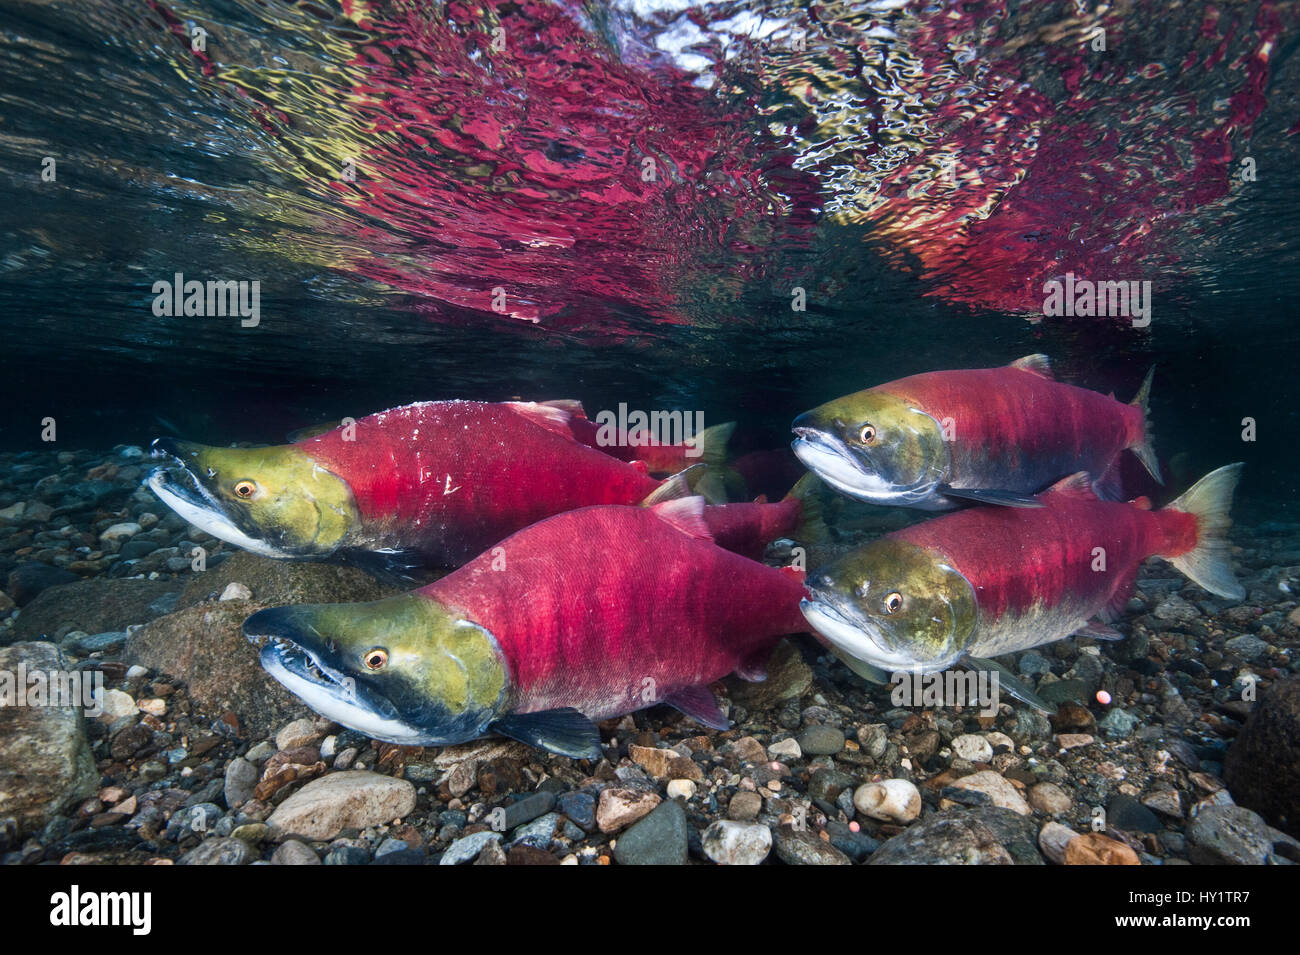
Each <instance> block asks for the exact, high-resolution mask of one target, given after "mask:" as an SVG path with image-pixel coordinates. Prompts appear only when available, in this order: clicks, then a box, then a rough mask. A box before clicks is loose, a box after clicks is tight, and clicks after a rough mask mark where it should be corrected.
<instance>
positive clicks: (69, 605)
mask: <svg viewBox="0 0 1300 955" xmlns="http://www.w3.org/2000/svg"><path fill="white" fill-rule="evenodd" d="M175 589H176V584H175V583H174V582H172V581H168V580H132V579H118V580H110V579H109V578H107V577H92V578H90V579H89V580H78V581H76V582H75V583H65V584H61V585H59V586H56V587H50V588H48V589H46V590H42V591H41V593H40V595H39V596H38V597H36V599H35V600H33V601H32V602H31V603H29V604H28V605H27V606H25V607H24V608H23V610H22V612H21V613H20V614H19V615H18V619H17V621H15V623H14V629H13V637H14V639H16V640H31V639H37V638H40V637H43V636H52V635H53V634H54V633H56V632H57V631H58V630H59V628H60V627H65V626H68V625H70V626H71V627H72V629H74V630H84V631H85V632H86V633H105V632H107V631H110V630H111V631H118V630H125V629H126V628H127V627H129V626H130V625H131V624H133V623H144V622H145V621H146V620H151V619H153V618H154V617H155V616H157V615H156V614H154V613H152V612H151V611H150V610H149V604H150V603H152V602H153V601H155V600H157V599H158V597H159V596H161V595H162V594H164V593H166V592H168V591H169V590H175Z"/></svg>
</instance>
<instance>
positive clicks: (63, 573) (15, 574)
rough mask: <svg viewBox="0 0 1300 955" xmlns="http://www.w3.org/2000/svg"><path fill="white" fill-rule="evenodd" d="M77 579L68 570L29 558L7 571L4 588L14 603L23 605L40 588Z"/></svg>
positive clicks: (32, 597) (39, 590)
mask: <svg viewBox="0 0 1300 955" xmlns="http://www.w3.org/2000/svg"><path fill="white" fill-rule="evenodd" d="M78 579H79V578H78V577H77V575H76V574H74V573H73V572H72V571H70V570H65V569H64V568H62V567H55V566H53V565H51V564H46V563H42V562H41V561H39V560H29V561H27V563H25V564H19V565H18V566H17V567H15V568H14V569H13V570H11V571H10V572H9V579H8V582H7V583H6V584H5V590H7V591H8V592H9V596H10V597H12V598H13V600H14V603H16V604H17V605H18V606H20V607H25V606H26V605H27V604H29V603H31V602H32V601H33V600H35V599H36V598H37V596H38V595H39V594H40V592H41V591H42V590H48V589H49V588H50V587H57V586H59V585H60V584H71V583H74V582H75V581H77V580H78Z"/></svg>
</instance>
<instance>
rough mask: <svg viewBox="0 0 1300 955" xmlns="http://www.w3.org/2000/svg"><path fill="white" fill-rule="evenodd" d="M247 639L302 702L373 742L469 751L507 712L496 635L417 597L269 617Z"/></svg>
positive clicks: (252, 621)
mask: <svg viewBox="0 0 1300 955" xmlns="http://www.w3.org/2000/svg"><path fill="white" fill-rule="evenodd" d="M244 635H245V636H246V637H248V639H249V640H250V641H252V642H253V643H255V644H259V645H261V646H262V650H261V660H262V665H263V667H264V668H265V669H266V670H267V672H268V673H270V674H271V675H272V676H274V677H275V678H276V679H277V680H279V681H280V682H281V683H283V684H284V685H285V687H286V688H288V689H289V690H290V691H291V692H293V693H294V694H295V695H297V696H298V697H300V698H301V699H302V700H303V702H305V703H306V704H307V705H308V706H310V707H311V708H312V709H314V710H316V711H317V712H319V713H321V714H322V715H324V716H327V717H329V718H330V719H333V720H335V721H337V722H339V723H342V724H343V725H345V726H349V727H351V728H353V729H355V730H357V731H358V732H362V733H365V734H367V735H368V736H370V737H372V738H374V739H380V740H385V741H387V742H392V743H399V744H405V745H422V746H442V745H448V744H451V743H460V742H464V741H466V740H471V739H475V738H477V737H479V736H482V735H483V734H484V733H486V732H488V728H489V726H490V724H492V723H493V721H495V720H496V719H498V718H499V717H500V716H501V715H502V714H503V713H504V712H505V709H506V706H507V697H508V689H509V687H508V676H507V668H506V665H505V661H504V658H503V657H502V655H501V651H500V648H499V647H498V645H497V642H496V640H495V638H494V637H493V636H492V634H491V633H489V632H488V631H487V630H485V629H483V628H482V627H480V626H478V625H477V624H475V623H474V622H473V621H471V620H468V619H467V618H465V617H464V616H463V615H460V614H457V613H454V612H452V611H450V610H448V609H447V608H445V607H444V606H443V605H442V604H440V603H438V602H437V601H434V600H430V599H427V598H425V597H421V596H419V595H417V594H399V595H397V596H394V597H386V598H384V599H383V600H375V601H371V602H368V603H348V604H300V605H297V606H291V607H275V608H272V609H269V610H262V611H259V612H258V613H255V614H253V615H252V616H251V617H249V618H248V619H247V620H246V621H244Z"/></svg>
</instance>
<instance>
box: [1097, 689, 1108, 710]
mask: <svg viewBox="0 0 1300 955" xmlns="http://www.w3.org/2000/svg"><path fill="white" fill-rule="evenodd" d="M1097 702H1098V703H1100V704H1101V705H1102V706H1106V705H1108V704H1109V703H1110V694H1109V693H1107V692H1106V691H1105V690H1098V691H1097Z"/></svg>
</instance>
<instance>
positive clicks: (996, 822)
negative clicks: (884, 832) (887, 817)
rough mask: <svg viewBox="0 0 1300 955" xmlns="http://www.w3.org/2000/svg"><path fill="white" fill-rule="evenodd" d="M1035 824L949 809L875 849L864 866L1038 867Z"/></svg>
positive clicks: (1011, 815)
mask: <svg viewBox="0 0 1300 955" xmlns="http://www.w3.org/2000/svg"><path fill="white" fill-rule="evenodd" d="M1037 842H1038V831H1037V829H1036V827H1035V826H1034V824H1033V822H1031V821H1030V820H1028V819H1026V818H1024V817H1023V816H1022V815H1020V814H1019V813H1017V812H1014V811H1012V810H1010V809H1001V808H998V807H996V806H981V807H979V808H978V809H950V810H947V811H945V812H939V813H935V814H934V815H933V816H930V817H929V818H927V819H924V820H922V821H921V822H918V823H916V824H915V825H913V826H911V827H910V828H908V829H906V830H904V831H903V832H901V833H899V834H898V835H896V836H894V837H893V838H892V839H890V840H888V841H887V842H885V844H884V845H882V846H881V847H880V848H879V849H877V850H876V851H875V852H874V853H873V854H872V856H871V858H870V859H869V860H868V865H1042V864H1043V857H1042V856H1041V855H1040V854H1039V852H1038V848H1037Z"/></svg>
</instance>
